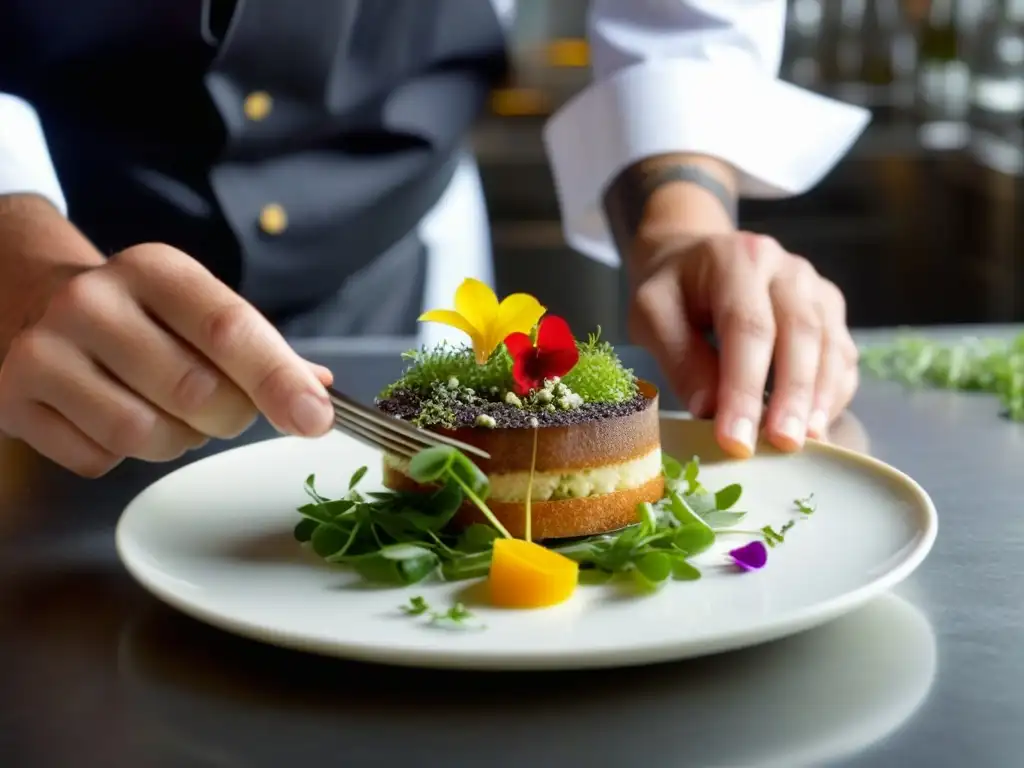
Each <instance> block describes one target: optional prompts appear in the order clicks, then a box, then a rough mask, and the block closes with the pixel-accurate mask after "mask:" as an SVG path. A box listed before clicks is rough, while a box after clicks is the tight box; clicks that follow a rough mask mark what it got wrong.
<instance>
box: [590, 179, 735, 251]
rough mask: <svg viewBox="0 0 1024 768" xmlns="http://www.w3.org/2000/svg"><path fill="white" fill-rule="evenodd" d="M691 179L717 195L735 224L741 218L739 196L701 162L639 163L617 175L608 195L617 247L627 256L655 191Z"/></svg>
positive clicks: (606, 200)
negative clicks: (738, 213)
mask: <svg viewBox="0 0 1024 768" xmlns="http://www.w3.org/2000/svg"><path fill="white" fill-rule="evenodd" d="M676 181H687V182H690V183H691V184H696V185H697V186H699V187H701V188H703V189H706V190H707V191H708V192H710V193H711V194H713V195H714V196H715V197H717V198H718V199H719V200H720V201H721V203H722V205H723V206H724V207H725V209H726V211H727V212H728V214H729V218H730V219H732V221H733V223H736V219H737V210H736V209H737V203H736V198H735V196H734V195H733V193H732V192H731V191H730V190H729V188H728V187H727V186H726V185H725V184H723V183H722V182H721V181H720V180H719V179H718V178H716V177H715V175H714V174H712V173H711V172H709V171H707V170H706V169H704V168H703V167H701V166H699V165H694V164H690V163H684V162H679V163H672V164H670V165H666V164H658V165H651V164H648V163H643V162H640V163H635V164H634V165H631V166H630V167H629V168H626V170H624V171H623V172H622V173H620V174H619V175H618V176H616V177H615V179H614V181H612V183H611V184H610V185H609V186H608V189H607V191H606V192H605V194H604V200H603V204H604V212H605V216H606V217H607V218H608V225H609V227H610V228H611V232H612V238H613V239H614V241H615V247H616V249H617V250H618V251H619V253H620V254H622V255H623V256H624V255H625V254H627V253H629V251H630V249H631V248H632V246H633V241H634V239H636V235H637V230H638V229H639V228H640V223H641V219H642V218H643V213H644V208H645V207H646V206H647V201H648V200H649V199H650V197H651V195H652V194H654V192H655V190H657V189H658V188H659V187H662V186H664V185H665V184H670V183H672V182H676Z"/></svg>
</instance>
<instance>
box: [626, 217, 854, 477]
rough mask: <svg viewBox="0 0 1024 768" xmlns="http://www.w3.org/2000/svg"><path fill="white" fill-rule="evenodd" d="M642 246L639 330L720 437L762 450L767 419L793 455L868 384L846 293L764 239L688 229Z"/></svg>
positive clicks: (743, 452)
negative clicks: (769, 385)
mask: <svg viewBox="0 0 1024 768" xmlns="http://www.w3.org/2000/svg"><path fill="white" fill-rule="evenodd" d="M638 247H639V248H640V249H641V250H643V249H644V248H646V249H647V252H646V253H641V254H637V255H638V256H639V258H635V259H634V260H633V265H634V269H633V274H632V276H631V283H632V301H631V306H630V311H629V324H630V331H631V334H632V335H633V337H634V339H635V340H636V341H637V342H639V343H641V344H643V345H644V346H645V347H647V349H648V350H650V351H651V352H652V353H653V354H654V356H655V357H656V358H657V360H658V362H659V364H660V366H661V368H662V370H663V372H664V373H665V374H666V375H667V376H668V378H669V380H670V381H671V383H672V385H673V387H674V389H675V390H676V393H677V394H678V395H679V396H680V397H681V398H683V402H684V403H687V404H688V406H689V409H690V411H691V412H692V413H693V414H694V416H697V417H709V416H711V415H714V417H715V422H716V426H715V430H716V434H717V438H718V442H719V444H720V445H721V446H722V447H723V448H725V449H726V450H727V451H729V452H730V453H731V454H733V455H736V456H741V457H745V456H749V455H751V453H752V452H753V450H754V445H755V444H756V439H757V435H758V431H759V427H760V426H761V425H762V418H763V428H764V433H765V436H766V438H767V439H768V440H769V441H770V442H771V443H772V444H773V445H775V446H776V447H778V448H780V449H782V450H785V451H793V450H798V449H799V448H801V447H802V446H803V443H804V440H805V438H806V437H807V436H811V437H821V436H823V434H824V432H825V430H826V427H827V425H828V423H829V422H831V420H832V419H833V418H834V417H835V416H837V415H838V414H839V413H840V412H842V410H843V409H844V408H845V407H846V406H847V405H848V404H849V402H850V399H851V398H852V397H853V394H854V392H855V390H856V388H857V383H858V376H857V347H856V345H855V344H854V342H853V340H852V338H851V337H850V333H849V331H848V329H847V326H846V304H845V302H844V300H843V295H842V293H841V292H840V290H839V289H838V288H837V287H836V286H835V285H834V284H833V283H831V282H830V281H828V280H826V279H825V278H823V277H822V276H821V275H819V274H818V273H817V271H816V270H815V269H814V267H813V266H812V265H811V264H810V263H809V262H808V261H807V260H806V259H804V258H801V257H800V256H795V255H793V254H791V253H788V252H787V251H786V250H785V249H784V248H783V247H782V246H780V245H779V244H778V243H777V242H775V240H773V239H772V238H770V237H765V236H762V235H754V234H750V233H747V232H735V231H734V232H728V233H722V234H714V235H702V236H696V235H690V236H688V235H679V234H676V235H673V236H672V237H666V238H657V239H656V240H655V241H654V242H651V241H648V242H647V243H646V244H642V243H638ZM637 265H640V266H639V267H638V266H637ZM707 331H713V332H714V334H715V337H716V339H717V346H718V349H717V350H716V349H714V348H713V347H712V346H711V344H710V343H709V342H708V340H707V337H706V333H707ZM773 363H774V372H773V378H774V382H773V385H774V386H773V391H772V393H771V396H770V398H769V400H768V403H767V408H766V409H765V407H764V391H765V385H766V382H767V379H768V372H769V367H770V366H772V365H773Z"/></svg>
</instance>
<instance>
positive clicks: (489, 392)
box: [380, 329, 637, 424]
mask: <svg viewBox="0 0 1024 768" xmlns="http://www.w3.org/2000/svg"><path fill="white" fill-rule="evenodd" d="M599 335H600V329H598V332H597V333H595V334H591V336H590V337H589V338H588V339H587V340H586V341H578V342H577V347H578V348H579V351H580V359H579V362H578V363H577V364H576V367H575V368H573V369H572V370H571V371H569V373H568V374H567V375H566V376H565V377H563V379H562V382H563V383H564V384H565V386H566V387H568V388H569V389H570V390H571V391H572V392H575V393H576V394H577V395H579V396H580V397H581V398H583V402H584V403H621V402H625V401H626V400H629V399H631V398H633V397H634V396H635V395H636V392H637V386H636V377H635V376H634V375H633V372H632V371H631V370H629V369H628V368H624V367H623V365H622V362H621V361H620V360H619V357H618V355H616V354H615V350H614V348H613V347H612V345H611V344H609V343H608V342H606V341H600V339H599ZM403 357H404V358H406V359H407V360H409V361H410V365H409V366H408V367H407V368H406V370H405V372H404V373H403V374H402V376H401V378H399V379H398V380H397V381H395V382H394V383H392V384H389V385H388V386H387V387H386V388H385V389H384V391H383V392H381V394H380V397H381V398H388V397H390V396H391V394H392V393H394V392H397V391H399V390H410V391H413V392H417V393H419V394H421V395H424V396H425V397H427V398H428V399H429V400H430V401H431V402H434V401H435V400H436V401H437V402H436V404H437V405H438V406H443V405H444V403H443V400H444V397H443V393H441V391H440V388H443V387H445V386H446V385H447V382H449V380H451V379H455V380H456V381H457V384H458V386H459V388H460V389H464V388H467V387H468V388H470V389H472V390H473V391H474V392H475V393H477V394H478V395H480V396H481V397H483V398H484V399H493V400H495V401H504V398H505V396H506V393H508V392H509V391H511V390H512V389H513V385H514V381H513V379H512V356H511V355H509V353H508V351H507V350H506V349H505V347H504V345H501V346H499V347H498V349H496V350H495V351H494V354H493V355H491V358H490V360H488V361H487V362H486V363H485V364H484V365H477V362H476V359H475V358H474V356H473V349H472V348H471V347H469V346H454V345H452V344H449V343H447V342H445V343H442V344H440V345H439V346H437V347H434V348H433V349H427V348H423V349H419V350H412V351H410V352H406V353H405V354H404V355H403ZM441 410H444V409H443V408H441ZM442 416H444V414H441V413H437V414H432V415H431V416H430V421H429V422H425V423H439V424H443V423H444V421H443V420H441V421H438V420H436V419H438V418H440V417H442Z"/></svg>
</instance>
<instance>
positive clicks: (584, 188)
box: [0, 0, 869, 344]
mask: <svg viewBox="0 0 1024 768" xmlns="http://www.w3.org/2000/svg"><path fill="white" fill-rule="evenodd" d="M554 1H555V2H557V0H554ZM490 2H491V3H492V4H494V6H495V9H496V10H497V12H498V14H499V16H500V17H501V18H502V19H503V21H505V22H506V24H509V23H511V21H512V19H513V17H514V13H515V0H490ZM785 17H786V0H592V2H591V3H590V8H589V11H588V18H587V36H588V39H589V42H590V49H591V59H592V69H593V82H592V84H591V85H590V86H589V87H587V88H586V89H584V90H583V91H582V92H581V93H579V94H577V95H576V96H575V97H574V98H573V99H572V100H571V101H569V102H568V103H567V104H566V105H565V106H563V107H562V108H561V109H560V110H559V111H558V112H557V113H556V114H555V115H553V116H552V117H551V119H550V120H549V121H548V123H547V125H546V126H545V128H544V141H545V146H546V148H547V151H548V155H549V160H550V162H551V165H552V170H553V175H554V180H555V186H556V191H557V195H558V202H559V207H560V210H561V214H562V226H563V231H564V233H565V237H566V240H567V242H568V243H569V245H570V246H572V247H573V248H575V249H576V250H578V251H580V252H582V253H584V254H585V255H587V256H589V257H591V258H594V259H596V260H598V261H601V262H603V263H605V264H609V265H617V264H618V256H617V254H616V252H615V249H614V246H613V244H612V240H611V237H610V235H609V232H608V228H607V223H606V221H605V219H604V214H603V211H602V207H601V196H602V194H603V191H604V189H605V187H606V186H607V184H608V183H609V182H610V181H611V180H612V179H613V178H614V177H615V176H616V175H617V174H618V173H619V172H620V171H621V170H622V169H624V168H626V167H627V166H629V165H630V164H632V163H633V162H635V161H637V160H639V159H641V158H643V157H649V156H651V155H657V154H663V153H667V152H687V153H693V154H702V155H710V156H714V157H717V158H719V159H721V160H724V161H726V162H728V163H730V164H731V165H732V166H734V167H735V168H736V170H737V172H738V174H739V179H740V193H741V195H742V196H745V197H757V198H781V197H787V196H791V195H796V194H801V193H803V192H805V191H807V190H808V189H810V188H812V187H813V186H814V185H815V184H817V183H818V181H819V180H820V179H821V178H822V177H823V176H824V175H825V174H826V173H828V171H829V170H831V169H832V168H833V166H834V165H835V164H836V163H837V162H838V160H839V159H840V158H842V156H843V155H844V154H846V152H847V150H848V149H849V148H850V146H851V145H852V144H853V142H854V141H855V140H856V139H857V137H858V136H859V135H860V133H861V132H862V131H863V130H864V128H865V126H866V125H867V123H868V120H869V113H868V112H867V111H866V110H864V109H861V108H859V107H855V106H852V105H849V104H844V103H841V102H837V101H834V100H832V99H828V98H825V97H823V96H819V95H817V94H814V93H811V92H809V91H806V90H803V89H801V88H798V87H796V86H794V85H790V84H788V83H784V82H782V81H780V80H779V78H778V71H779V66H780V62H781V58H782V45H783V37H784V28H785ZM29 192H34V193H37V194H40V195H42V196H44V197H46V198H48V199H49V200H50V201H52V202H53V203H54V205H56V206H57V207H58V208H59V209H60V210H61V211H63V212H65V213H66V212H67V205H66V201H65V199H64V195H63V193H62V192H61V186H60V180H59V179H58V178H57V174H56V171H55V169H54V166H53V163H52V162H51V160H50V156H49V152H48V150H47V145H46V138H45V134H44V132H43V128H42V126H41V125H40V122H39V119H38V116H37V114H36V112H35V110H34V109H33V108H32V106H31V105H30V104H28V103H26V102H25V101H23V100H21V99H19V98H16V97H14V96H10V95H5V94H0V195H2V194H9V193H29ZM420 235H421V237H422V239H423V241H424V243H425V244H426V246H427V251H428V254H429V256H428V266H427V280H426V288H425V291H424V297H423V299H424V301H423V305H424V308H425V309H429V308H434V307H449V306H451V302H452V297H453V295H454V293H455V288H456V287H457V286H458V284H459V283H460V282H461V281H462V279H463V278H464V277H467V276H475V277H477V278H479V279H481V280H484V281H485V282H488V283H493V268H492V266H491V248H490V237H489V233H488V228H487V217H486V209H485V206H484V201H483V194H482V189H481V186H480V177H479V174H478V172H477V167H476V164H475V162H474V161H473V159H472V157H470V156H469V155H466V156H465V157H464V158H463V160H462V162H461V164H460V166H459V168H458V170H457V171H456V173H455V175H454V177H453V179H452V181H451V183H450V185H449V187H448V189H447V190H446V191H445V193H444V194H443V195H442V197H441V199H440V200H439V201H438V203H437V204H436V205H435V206H434V208H433V209H432V210H431V211H430V212H429V213H428V214H427V216H426V217H425V218H424V220H423V222H421V224H420ZM421 333H422V336H421V339H420V341H421V342H422V343H426V344H433V343H436V342H437V341H440V340H441V339H444V338H451V339H453V340H462V337H461V334H459V333H458V332H456V331H453V329H450V328H448V327H447V326H442V325H438V324H435V323H426V324H423V326H422V330H421Z"/></svg>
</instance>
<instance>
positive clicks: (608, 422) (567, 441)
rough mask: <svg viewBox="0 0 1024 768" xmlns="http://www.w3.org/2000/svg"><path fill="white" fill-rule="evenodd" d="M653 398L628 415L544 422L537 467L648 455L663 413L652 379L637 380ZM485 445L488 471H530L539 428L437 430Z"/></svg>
mask: <svg viewBox="0 0 1024 768" xmlns="http://www.w3.org/2000/svg"><path fill="white" fill-rule="evenodd" d="M637 386H638V387H639V390H640V393H641V394H642V395H643V396H644V397H645V398H647V400H648V402H647V405H646V407H645V408H643V409H642V410H639V411H634V412H633V413H628V414H626V415H624V416H613V417H609V418H604V419H595V420H593V421H587V422H583V423H582V424H570V425H567V426H557V427H540V428H539V429H538V430H537V464H536V468H535V469H536V471H537V472H552V471H557V470H563V469H583V468H586V467H603V466H605V465H607V464H619V463H622V462H625V461H630V460H631V459H636V458H639V457H640V456H646V455H647V454H648V453H650V452H651V451H653V450H654V449H655V448H657V447H658V446H659V445H660V444H661V425H660V419H659V416H658V388H657V387H656V386H654V384H652V383H651V382H649V381H645V380H643V379H639V380H638V381H637ZM434 431H436V432H439V433H441V434H446V435H451V436H452V437H454V438H456V439H457V440H461V441H462V442H464V443H469V444H470V445H474V446H476V447H478V448H482V449H483V450H485V451H487V453H489V454H490V456H491V458H490V459H486V460H485V459H478V458H476V457H473V462H474V463H475V464H476V465H477V466H479V467H480V469H481V470H483V472H484V474H485V475H502V474H508V473H510V472H529V471H530V464H531V459H532V456H533V434H534V430H532V429H530V428H529V427H525V428H507V429H486V428H481V427H475V428H467V429H458V430H445V429H436V430H434Z"/></svg>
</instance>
